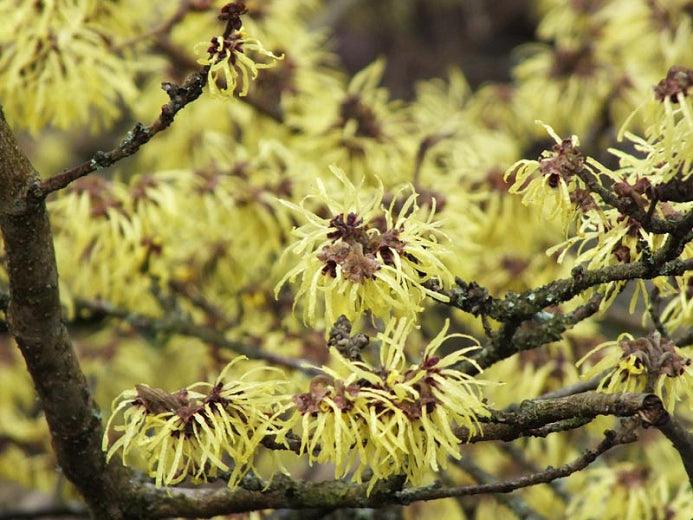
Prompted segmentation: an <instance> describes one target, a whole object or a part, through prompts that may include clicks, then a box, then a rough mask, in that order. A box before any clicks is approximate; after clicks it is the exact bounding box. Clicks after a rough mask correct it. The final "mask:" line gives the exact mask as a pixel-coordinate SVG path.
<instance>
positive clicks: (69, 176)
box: [30, 67, 207, 198]
mask: <svg viewBox="0 0 693 520" xmlns="http://www.w3.org/2000/svg"><path fill="white" fill-rule="evenodd" d="M206 82H207V67H204V68H202V70H199V71H198V72H195V73H194V74H192V75H190V76H188V78H187V79H186V80H185V82H184V83H183V84H182V85H180V86H179V85H175V84H173V83H166V82H165V83H162V88H163V89H164V91H166V93H167V94H168V96H169V98H170V101H169V102H168V103H166V104H165V105H164V106H163V107H161V113H160V114H159V117H158V118H157V119H156V120H155V121H154V122H153V123H152V124H150V125H149V126H144V125H143V124H142V123H137V124H135V126H134V127H133V128H132V129H131V130H130V131H129V132H128V133H127V135H126V136H125V138H124V139H123V140H122V141H121V142H120V144H119V145H118V146H116V147H115V148H113V149H112V150H109V151H108V152H102V151H98V152H96V153H95V154H94V155H93V156H92V158H91V159H89V160H87V161H84V162H83V163H81V164H78V165H76V166H73V167H71V168H68V169H66V170H64V171H62V172H61V173H59V174H57V175H54V176H53V177H50V178H48V179H46V180H45V181H43V182H42V183H40V184H37V185H36V186H35V187H34V188H33V189H32V191H31V193H30V195H31V196H33V197H34V198H43V197H45V196H46V195H48V194H49V193H52V192H54V191H57V190H60V189H63V188H65V187H66V186H68V185H69V184H70V183H71V182H73V181H75V180H77V179H79V178H80V177H84V176H85V175H89V174H90V173H92V172H94V171H97V170H101V169H103V168H108V167H109V166H112V165H113V164H115V163H116V162H118V161H120V160H121V159H124V158H125V157H129V156H131V155H133V154H134V153H135V152H137V150H139V149H140V147H141V146H142V145H144V144H146V143H148V142H149V141H150V140H151V139H152V138H153V137H154V136H155V135H156V134H158V133H159V132H161V131H162V130H165V129H166V128H168V127H169V126H170V125H171V123H173V120H174V118H175V117H176V114H177V113H178V112H180V111H181V110H182V109H183V108H185V107H186V106H187V105H188V104H189V103H192V102H193V101H195V100H196V99H197V98H198V97H200V95H201V94H202V88H203V87H204V86H205V84H206Z"/></svg>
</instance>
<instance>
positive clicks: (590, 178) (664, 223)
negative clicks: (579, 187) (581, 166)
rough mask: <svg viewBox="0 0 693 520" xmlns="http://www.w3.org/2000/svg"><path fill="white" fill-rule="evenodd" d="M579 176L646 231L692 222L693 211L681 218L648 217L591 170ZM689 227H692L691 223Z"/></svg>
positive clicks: (672, 228)
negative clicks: (601, 180)
mask: <svg viewBox="0 0 693 520" xmlns="http://www.w3.org/2000/svg"><path fill="white" fill-rule="evenodd" d="M577 176H578V177H579V178H580V179H581V180H582V181H583V182H584V183H585V184H586V185H587V187H588V188H589V190H590V191H591V192H593V193H596V194H597V195H599V196H600V197H601V199H602V200H603V201H604V202H605V203H606V204H608V205H609V206H612V207H614V208H616V209H617V210H618V211H619V212H620V213H621V214H623V215H626V216H629V217H631V218H632V219H634V220H637V221H638V222H639V223H640V224H641V225H642V227H643V228H644V229H645V230H646V231H649V232H651V233H657V234H663V233H672V232H673V231H675V230H677V229H680V228H681V227H685V225H686V223H690V222H689V219H690V218H691V215H693V211H689V212H688V214H686V215H684V216H681V217H679V218H670V219H662V218H654V217H653V218H648V214H647V212H646V211H645V210H644V209H643V208H641V207H640V206H639V205H638V204H636V203H635V202H634V201H633V200H632V199H630V198H627V197H624V198H621V197H619V196H618V195H616V193H614V192H613V191H611V190H609V189H608V188H605V187H604V186H602V185H601V184H600V182H599V179H598V178H597V177H595V176H594V174H592V172H590V171H589V170H586V169H585V170H581V171H579V172H577ZM688 229H690V225H689V226H688V228H687V230H688Z"/></svg>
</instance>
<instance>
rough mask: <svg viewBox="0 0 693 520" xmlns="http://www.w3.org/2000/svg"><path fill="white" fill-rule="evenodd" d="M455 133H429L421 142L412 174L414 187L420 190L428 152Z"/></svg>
mask: <svg viewBox="0 0 693 520" xmlns="http://www.w3.org/2000/svg"><path fill="white" fill-rule="evenodd" d="M454 135H455V132H452V131H450V132H438V133H434V134H429V135H427V136H426V137H424V138H423V139H422V140H421V142H420V143H419V148H418V150H417V151H416V158H415V159H414V172H413V174H412V181H411V182H412V184H413V185H414V188H415V189H416V190H417V191H419V189H420V187H421V186H420V180H421V167H422V166H423V163H424V160H425V159H426V154H427V153H428V151H429V150H430V149H431V148H433V147H434V146H435V145H437V144H438V143H440V142H441V141H443V140H445V139H449V138H451V137H452V136H454Z"/></svg>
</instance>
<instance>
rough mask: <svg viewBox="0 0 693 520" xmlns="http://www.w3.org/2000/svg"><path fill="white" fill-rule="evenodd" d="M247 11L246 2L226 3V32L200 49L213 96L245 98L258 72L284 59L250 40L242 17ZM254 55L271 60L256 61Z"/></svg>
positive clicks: (224, 15)
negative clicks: (244, 28) (235, 94)
mask: <svg viewBox="0 0 693 520" xmlns="http://www.w3.org/2000/svg"><path fill="white" fill-rule="evenodd" d="M246 12H247V9H246V6H245V3H244V2H242V1H238V2H231V3H229V4H226V5H225V6H224V7H222V8H221V13H220V14H219V20H221V21H224V22H226V28H225V30H224V33H223V34H222V35H220V36H215V37H213V38H212V39H211V41H210V42H209V44H206V43H204V42H202V43H200V44H198V45H197V47H196V51H197V52H198V53H199V54H201V56H200V58H199V59H198V63H200V64H201V65H205V66H206V67H207V68H208V72H207V85H208V86H209V91H210V93H212V94H215V95H221V96H232V95H233V94H234V92H236V90H238V95H239V96H245V95H247V94H248V90H249V89H250V81H251V79H255V78H257V75H258V71H259V70H260V69H266V68H270V67H273V66H274V64H275V63H276V61H277V60H280V59H282V56H278V55H276V54H274V53H272V52H270V51H268V50H267V49H265V48H264V46H263V45H262V43H260V41H259V40H257V39H255V38H249V37H248V36H247V35H246V34H245V32H244V31H243V30H242V29H241V27H242V25H243V23H242V21H241V15H243V14H245V13H246ZM205 46H206V49H205ZM253 55H257V56H258V57H260V58H263V59H265V60H267V61H265V62H261V61H256V60H255V59H253Z"/></svg>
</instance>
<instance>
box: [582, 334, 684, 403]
mask: <svg viewBox="0 0 693 520" xmlns="http://www.w3.org/2000/svg"><path fill="white" fill-rule="evenodd" d="M588 359H596V362H595V363H594V364H593V365H591V366H589V367H588V368H587V369H586V370H584V373H583V375H584V377H595V376H598V375H602V374H603V373H604V372H605V371H606V373H605V375H604V376H603V377H602V379H601V381H600V382H599V386H598V389H599V390H605V391H607V392H644V391H647V392H654V393H655V394H657V395H658V396H659V397H660V398H661V399H662V400H663V401H664V403H665V406H666V408H667V409H668V410H672V411H673V409H674V406H675V405H676V402H677V401H679V400H681V399H684V398H685V397H688V396H690V394H691V388H692V384H693V364H692V363H693V361H692V360H691V358H689V357H687V356H685V355H684V354H683V353H682V352H681V350H680V349H679V348H678V347H677V346H676V345H675V344H674V342H673V341H671V340H670V339H668V338H664V337H662V336H661V335H660V334H659V332H653V333H652V334H651V335H650V336H647V337H642V338H637V339H636V338H633V336H632V335H630V334H622V335H621V336H619V338H618V339H617V340H616V341H607V342H606V343H602V344H600V345H598V346H597V347H595V348H594V349H592V350H591V351H590V352H588V353H587V354H586V355H585V356H584V357H583V358H582V359H581V360H580V361H578V366H580V365H583V364H585V362H586V361H587V360H588Z"/></svg>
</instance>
